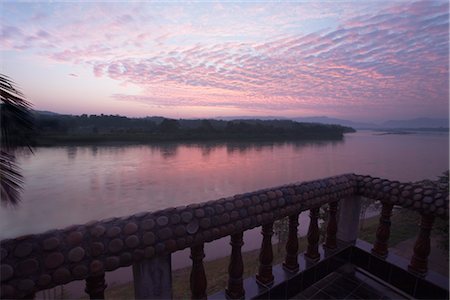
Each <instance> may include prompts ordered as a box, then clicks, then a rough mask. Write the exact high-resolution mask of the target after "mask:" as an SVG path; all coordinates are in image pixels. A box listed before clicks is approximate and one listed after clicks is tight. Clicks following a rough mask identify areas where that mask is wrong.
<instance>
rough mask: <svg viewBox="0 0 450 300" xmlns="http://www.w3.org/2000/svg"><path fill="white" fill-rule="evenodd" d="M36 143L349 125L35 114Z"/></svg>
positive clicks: (315, 135) (300, 132)
mask: <svg viewBox="0 0 450 300" xmlns="http://www.w3.org/2000/svg"><path fill="white" fill-rule="evenodd" d="M35 120H36V128H37V130H36V131H37V132H38V134H37V135H36V141H37V143H38V144H51V143H62V142H102V141H134V142H147V141H148V142H150V141H160V140H202V139H205V140H213V139H341V138H342V137H343V134H344V133H346V132H354V129H352V128H350V127H344V126H340V125H325V124H317V123H299V122H295V121H290V120H258V119H254V120H232V121H223V120H215V119H195V120H191V119H178V120H176V119H169V118H164V117H145V118H128V117H124V116H118V115H103V114H102V115H86V114H83V115H79V116H74V115H59V114H48V113H47V114H42V113H36V118H35Z"/></svg>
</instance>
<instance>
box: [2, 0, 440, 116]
mask: <svg viewBox="0 0 450 300" xmlns="http://www.w3.org/2000/svg"><path fill="white" fill-rule="evenodd" d="M310 5H311V6H313V4H310ZM326 5H327V3H322V5H319V8H323V7H324V6H326ZM170 9H171V7H163V9H162V10H158V11H157V13H154V14H151V15H143V14H141V13H135V14H133V12H140V10H139V7H138V6H136V7H133V8H129V9H128V11H123V10H120V9H118V8H115V7H111V8H110V10H111V11H110V12H109V14H108V15H107V16H108V17H107V18H106V21H104V22H103V21H102V22H99V19H101V17H103V15H102V14H104V13H101V12H100V9H99V8H98V7H96V8H92V9H91V10H89V12H88V13H87V14H86V15H85V17H84V18H85V20H71V22H67V23H64V22H63V23H62V24H63V26H61V27H60V28H56V29H52V30H50V29H49V28H45V27H44V28H38V29H36V30H34V31H31V32H33V33H32V34H29V33H28V32H30V31H25V30H22V29H21V28H19V27H16V26H14V24H8V25H5V26H2V29H1V35H0V36H1V46H2V48H3V49H20V50H24V49H33V50H34V51H35V52H36V53H39V55H45V56H46V57H48V58H50V59H52V60H55V61H58V62H60V63H65V64H82V65H85V66H87V67H89V68H91V70H92V72H93V74H95V76H96V77H97V78H99V80H101V78H110V79H113V80H116V81H119V82H122V83H125V84H133V85H137V86H139V87H140V88H141V90H142V92H141V93H140V94H130V95H127V94H113V95H112V96H111V97H112V98H113V99H115V100H119V101H129V102H130V103H132V102H139V103H147V104H149V105H152V106H166V107H177V106H183V107H193V108H195V107H234V108H242V109H256V110H261V111H264V110H277V111H284V112H286V113H288V114H289V112H291V113H294V112H295V111H300V110H302V109H308V110H314V109H315V110H317V111H326V110H332V111H334V112H337V113H341V114H342V113H345V111H346V110H352V109H355V110H358V111H362V110H364V109H366V110H367V111H371V112H374V113H376V112H378V113H382V112H383V111H389V110H390V111H392V112H394V111H398V110H408V111H409V112H410V113H411V114H420V113H421V112H428V113H433V112H436V111H439V110H442V109H443V108H445V107H447V106H448V97H449V87H448V73H449V70H448V50H449V49H448V47H449V30H448V25H449V22H448V20H449V14H448V3H447V2H441V1H418V2H408V3H405V2H402V3H395V2H394V4H389V5H387V4H386V5H384V6H382V7H379V8H378V10H376V11H373V12H370V13H363V12H361V9H360V10H359V11H357V10H356V11H350V9H349V8H348V9H347V10H346V13H345V14H343V15H339V16H338V15H337V14H336V13H333V9H332V7H328V9H327V10H325V12H324V13H319V11H320V10H319V9H316V10H315V12H316V13H317V15H314V16H308V18H306V17H305V18H304V19H305V22H306V24H309V23H308V22H312V21H311V20H313V21H316V22H317V23H320V24H322V23H324V24H326V25H330V26H322V25H320V26H319V25H318V26H316V28H315V29H314V28H313V30H311V29H310V30H309V31H308V30H297V32H292V26H294V25H295V24H296V23H295V22H294V21H293V17H295V14H294V15H293V14H292V12H290V13H289V14H285V15H283V11H281V10H275V11H274V13H272V14H268V15H267V13H268V11H269V9H271V8H270V7H268V6H261V5H260V6H258V5H250V4H248V5H243V6H231V4H230V6H227V5H225V4H220V5H219V4H218V5H217V6H215V7H214V9H216V10H218V11H222V12H223V13H222V14H220V15H218V18H219V19H221V20H224V22H225V21H227V22H229V23H230V26H227V24H223V23H222V24H219V25H217V24H216V23H214V22H213V20H211V19H210V18H209V17H206V15H205V14H200V15H199V16H197V17H198V18H203V21H202V22H203V23H204V24H215V25H216V26H212V25H211V26H210V27H202V26H200V25H199V23H198V22H195V20H196V16H195V15H194V14H193V13H192V11H188V10H187V9H179V10H173V11H174V13H175V12H176V14H177V15H178V18H179V19H178V18H169V17H168V16H169V15H170V14H169V12H170ZM172 9H174V8H173V7H172ZM233 9H235V10H236V11H238V12H237V13H236V15H235V16H236V17H235V18H236V20H234V21H239V16H240V15H241V14H240V13H239V11H241V12H242V11H245V12H247V13H249V20H248V21H243V27H245V28H249V30H248V31H243V30H242V29H241V30H239V25H238V23H235V22H230V20H233V16H232V15H233ZM298 9H305V8H303V7H301V5H298ZM166 10H167V11H166ZM264 14H266V15H264ZM36 15H39V16H41V17H40V18H41V19H42V18H45V17H44V16H42V15H41V14H38V13H36V14H35V15H33V16H32V17H33V18H36ZM264 16H265V17H266V19H270V20H271V21H272V22H274V24H272V25H270V26H268V25H267V24H262V23H261V21H260V20H262V18H263V17H264ZM283 16H284V17H285V18H284V19H283ZM297 16H299V15H297ZM47 18H48V17H47ZM86 20H87V21H89V22H87V21H86ZM147 23H148V24H147ZM147 25H152V26H147ZM275 25H279V26H278V27H276V26H275ZM300 25H301V23H297V26H299V27H300ZM294 27H295V26H294ZM150 28H151V29H150ZM277 28H278V30H277ZM286 28H287V29H286ZM260 30H262V31H260ZM25 32H27V34H26V33H25ZM242 32H243V33H242ZM258 32H259V33H258ZM265 34H266V35H265Z"/></svg>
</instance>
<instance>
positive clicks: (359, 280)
mask: <svg viewBox="0 0 450 300" xmlns="http://www.w3.org/2000/svg"><path fill="white" fill-rule="evenodd" d="M407 298H410V296H408V295H406V294H404V293H402V292H400V291H398V290H397V289H395V288H393V287H391V286H390V285H388V284H387V283H385V282H384V281H382V280H380V279H378V278H376V277H374V276H371V275H369V274H368V273H367V272H365V271H363V270H361V269H359V268H357V267H355V266H353V265H350V264H347V265H345V266H343V267H341V268H339V269H338V270H336V271H335V272H332V273H330V274H329V275H328V276H326V277H324V278H323V279H322V280H320V281H318V282H316V283H315V284H313V285H312V286H310V287H309V288H307V289H305V290H304V291H303V292H301V293H299V294H297V295H296V296H295V297H293V299H407Z"/></svg>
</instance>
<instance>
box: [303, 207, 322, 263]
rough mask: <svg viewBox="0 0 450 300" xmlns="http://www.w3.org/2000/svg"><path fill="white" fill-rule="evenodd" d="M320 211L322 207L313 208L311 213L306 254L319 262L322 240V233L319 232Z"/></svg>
mask: <svg viewBox="0 0 450 300" xmlns="http://www.w3.org/2000/svg"><path fill="white" fill-rule="evenodd" d="M319 210H320V207H316V208H312V209H310V211H309V217H310V221H309V228H308V235H307V238H308V249H307V251H306V253H305V256H306V257H307V258H309V259H310V260H312V261H317V260H319V259H320V254H319V238H320V232H319V224H318V219H319Z"/></svg>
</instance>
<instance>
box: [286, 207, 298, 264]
mask: <svg viewBox="0 0 450 300" xmlns="http://www.w3.org/2000/svg"><path fill="white" fill-rule="evenodd" d="M298 215H299V214H295V215H292V216H289V232H288V240H287V243H286V258H285V261H284V263H283V267H284V269H285V270H287V271H289V272H292V273H295V272H297V271H298V269H299V265H298V236H297V227H298Z"/></svg>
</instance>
